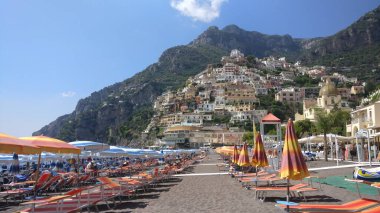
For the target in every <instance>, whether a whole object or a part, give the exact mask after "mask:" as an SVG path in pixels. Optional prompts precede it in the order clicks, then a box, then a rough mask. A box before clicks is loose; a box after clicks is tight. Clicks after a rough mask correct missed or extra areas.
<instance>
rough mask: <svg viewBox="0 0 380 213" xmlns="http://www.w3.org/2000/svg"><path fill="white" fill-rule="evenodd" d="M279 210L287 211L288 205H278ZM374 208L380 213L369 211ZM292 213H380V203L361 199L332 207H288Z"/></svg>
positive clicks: (323, 205) (304, 205)
mask: <svg viewBox="0 0 380 213" xmlns="http://www.w3.org/2000/svg"><path fill="white" fill-rule="evenodd" d="M276 206H277V207H279V208H283V209H286V208H287V206H286V205H282V204H278V205H276ZM372 207H377V208H376V209H377V210H378V211H373V210H374V209H369V208H372ZM288 208H289V209H290V212H334V211H335V212H367V211H368V213H372V212H373V213H374V212H380V211H379V210H380V202H379V201H377V200H372V199H367V198H361V199H357V200H354V201H351V202H347V203H343V204H339V205H330V204H300V205H297V206H288Z"/></svg>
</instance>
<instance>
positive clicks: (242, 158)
mask: <svg viewBox="0 0 380 213" xmlns="http://www.w3.org/2000/svg"><path fill="white" fill-rule="evenodd" d="M237 165H239V166H250V165H251V163H250V162H249V156H248V146H247V144H246V143H244V145H243V148H242V149H241V151H240V155H239V160H238V162H237Z"/></svg>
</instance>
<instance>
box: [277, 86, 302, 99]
mask: <svg viewBox="0 0 380 213" xmlns="http://www.w3.org/2000/svg"><path fill="white" fill-rule="evenodd" d="M275 100H276V101H280V102H288V103H296V102H302V100H303V96H302V93H301V91H300V89H299V88H295V87H290V88H284V89H282V90H281V91H279V92H278V93H276V95H275Z"/></svg>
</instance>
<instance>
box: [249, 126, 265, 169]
mask: <svg viewBox="0 0 380 213" xmlns="http://www.w3.org/2000/svg"><path fill="white" fill-rule="evenodd" d="M254 146H255V147H254V149H253V156H252V161H251V163H252V165H253V166H256V167H265V166H268V165H269V163H268V158H267V155H266V154H265V149H264V144H263V140H262V139H261V135H260V133H257V136H256V142H255V145H254Z"/></svg>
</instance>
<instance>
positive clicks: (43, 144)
mask: <svg viewBox="0 0 380 213" xmlns="http://www.w3.org/2000/svg"><path fill="white" fill-rule="evenodd" d="M20 139H23V140H25V141H28V142H29V143H30V144H31V145H34V146H38V147H40V148H41V151H44V152H52V153H59V154H80V149H79V148H77V147H75V146H73V145H70V144H68V143H66V142H64V141H61V140H58V139H55V138H50V137H46V136H31V137H22V138H20Z"/></svg>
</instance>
